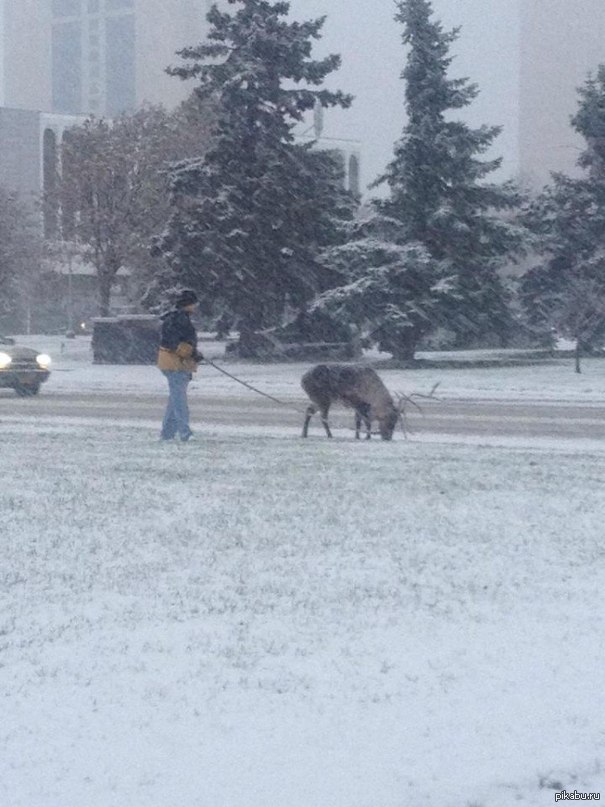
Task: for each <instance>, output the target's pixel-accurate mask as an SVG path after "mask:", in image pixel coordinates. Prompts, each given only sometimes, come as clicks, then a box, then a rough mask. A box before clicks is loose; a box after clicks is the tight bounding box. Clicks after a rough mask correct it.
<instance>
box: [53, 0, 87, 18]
mask: <svg viewBox="0 0 605 807" xmlns="http://www.w3.org/2000/svg"><path fill="white" fill-rule="evenodd" d="M52 11H53V16H55V17H78V16H79V15H80V13H81V11H82V5H81V3H80V0H53V3H52Z"/></svg>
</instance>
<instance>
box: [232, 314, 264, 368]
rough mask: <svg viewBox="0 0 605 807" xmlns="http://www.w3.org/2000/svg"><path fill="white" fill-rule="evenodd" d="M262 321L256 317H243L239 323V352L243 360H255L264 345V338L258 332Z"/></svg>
mask: <svg viewBox="0 0 605 807" xmlns="http://www.w3.org/2000/svg"><path fill="white" fill-rule="evenodd" d="M259 322H260V320H259V319H257V318H256V317H254V316H251V315H249V316H246V317H242V319H241V320H240V323H239V340H238V343H237V352H238V354H239V356H240V357H241V358H242V359H255V358H257V357H258V355H259V351H260V349H261V347H262V345H263V342H264V340H263V338H262V336H259V335H258V333H257V331H258V328H259V327H260V326H259Z"/></svg>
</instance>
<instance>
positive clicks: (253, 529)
mask: <svg viewBox="0 0 605 807" xmlns="http://www.w3.org/2000/svg"><path fill="white" fill-rule="evenodd" d="M36 346H37V347H39V348H41V349H42V348H43V349H52V347H53V346H52V344H50V343H49V344H47V343H44V344H40V339H39V338H38V339H37V340H36ZM83 346H84V342H83V340H76V343H75V344H74V343H71V344H69V347H66V349H65V352H64V354H63V356H61V354H60V352H59V355H58V359H59V360H58V361H57V362H56V363H55V372H54V374H53V376H52V378H51V381H49V384H48V386H47V392H51V391H53V390H54V391H55V392H57V393H59V394H60V393H61V392H62V391H66V390H67V391H69V390H72V389H74V388H79V389H80V390H81V391H82V392H83V394H86V393H87V392H91V391H95V390H96V391H98V390H101V391H102V390H104V389H105V390H119V389H122V388H128V389H130V390H132V389H137V390H141V391H145V390H147V391H153V390H154V389H157V390H158V391H159V390H161V391H162V392H163V391H164V390H163V384H162V379H161V377H160V378H159V379H158V378H157V376H159V374H157V373H154V371H153V368H125V369H121V368H111V367H90V366H89V365H88V362H87V361H86V359H87V358H88V356H87V353H86V354H85V352H84V350H83ZM77 350H81V352H82V355H81V356H80V357H79V358H78V355H76V354H77ZM229 369H230V370H233V371H238V372H239V371H241V372H242V373H243V374H244V375H245V376H246V377H247V379H248V380H250V381H252V383H255V382H256V383H259V384H260V383H261V382H262V384H263V388H264V389H267V391H269V392H279V393H280V394H284V395H288V394H291V395H292V396H295V395H296V396H298V395H299V392H298V388H297V385H298V379H299V377H300V372H299V371H300V368H297V367H295V366H289V367H279V366H273V367H255V366H252V365H242V366H241V367H238V366H237V365H229ZM586 369H587V371H586V374H585V376H581V377H577V376H575V375H574V373H573V372H572V368H571V367H569V366H563V367H558V366H553V367H547V368H528V371H527V372H526V371H525V368H515V369H514V370H510V371H509V370H498V371H495V370H494V371H492V370H482V371H477V370H475V371H470V370H469V371H447V373H444V372H443V371H441V372H440V373H437V374H435V372H434V371H432V370H431V371H417V372H414V373H412V374H408V373H397V374H395V375H394V376H393V378H394V380H395V381H396V382H397V384H393V386H394V387H397V385H398V383H399V382H401V381H403V380H405V379H409V382H410V386H411V388H412V389H423V388H425V386H426V387H429V388H430V385H431V384H432V383H433V378H434V379H435V380H441V381H442V388H443V390H444V391H445V392H446V394H448V395H451V396H456V395H460V394H462V393H463V392H464V391H465V390H467V392H466V394H473V395H476V394H481V391H482V390H483V392H484V394H485V395H486V396H489V397H508V396H509V395H510V396H512V397H516V396H520V397H523V396H526V397H542V398H548V397H550V396H551V395H552V396H553V397H554V396H555V393H556V391H557V388H558V389H559V392H560V396H559V397H563V398H565V397H566V396H569V399H573V400H588V401H590V400H595V401H597V400H598V398H599V395H600V394H601V393H602V392H604V391H605V365H604V366H603V367H602V366H601V365H600V364H598V363H596V362H595V363H589V364H587V368H586ZM541 370H545V373H544V374H543V375H542V377H541V382H542V384H541V383H540V380H539V379H538V377H537V376H538V375H539V373H540V371H541ZM461 372H462V373H466V372H468V375H467V381H466V382H465V380H464V378H463V377H462V376H461ZM210 373H211V368H206V369H204V370H203V371H202V378H203V381H202V380H199V381H198V382H197V384H198V385H200V386H201V385H202V384H210V383H212V384H216V385H224V387H223V386H221V387H220V389H221V390H222V389H223V388H224V390H225V391H226V390H229V391H230V394H234V395H236V394H241V392H240V391H238V390H239V388H238V387H237V385H234V386H233V387H232V386H230V385H231V384H232V382H229V381H228V379H224V381H223V378H222V376H220V375H219V374H218V373H216V371H213V373H214V374H213V375H211V374H210ZM509 373H510V374H509ZM437 376H440V378H437ZM444 377H445V379H446V380H444ZM490 378H491V380H490ZM211 379H212V381H211ZM498 379H500V381H499V385H498V383H497V382H498ZM465 384H467V386H466V387H465ZM51 385H52V386H51ZM78 385H79V386H78ZM563 388H564V391H563V392H562V391H561V390H562V389H563ZM408 389H409V387H408ZM469 390H470V391H469ZM499 391H500V393H501V395H499V394H498V393H499ZM43 394H45V393H43ZM155 437H156V428H155V424H154V425H153V426H151V425H150V426H149V427H148V428H147V427H145V426H144V425H142V426H140V427H138V428H135V427H134V426H128V425H124V424H122V425H121V424H120V423H115V424H109V423H105V424H97V425H96V426H95V427H94V428H92V427H91V426H90V425H89V424H87V423H86V422H85V421H82V422H81V421H78V420H73V421H69V420H58V419H49V420H40V421H39V422H37V423H36V422H34V421H32V419H31V418H26V417H24V418H23V420H19V417H18V415H16V416H15V417H13V418H11V419H10V421H3V422H1V423H0V446H1V449H0V475H1V484H0V542H1V546H2V561H1V562H0V695H1V696H2V701H1V702H2V712H1V718H0V804H1V805H6V807H167V805H170V807H513V805H526V807H540V806H541V805H550V804H554V803H555V792H556V791H557V790H562V789H566V790H567V792H571V791H574V790H577V791H578V792H582V791H592V792H598V791H601V792H604V793H605V767H604V765H605V730H604V725H605V722H604V717H605V709H604V703H603V700H604V696H603V691H602V689H603V688H602V682H603V669H604V668H605V644H604V643H603V641H602V637H603V633H604V628H605V625H604V622H605V609H604V607H603V606H604V603H603V592H604V591H605V571H604V566H603V560H604V556H605V550H604V548H603V526H602V525H603V520H604V515H605V513H604V509H605V508H604V498H603V492H602V491H603V485H604V482H605V454H604V453H603V452H602V451H597V450H595V451H590V450H586V449H583V448H578V447H576V448H574V447H573V446H572V445H571V444H566V448H565V449H563V448H559V449H558V448H556V447H555V446H552V447H550V448H549V449H548V450H541V449H539V448H535V447H523V446H520V447H517V448H510V447H509V448H505V447H500V448H494V447H489V446H478V445H474V446H472V445H465V444H462V443H455V442H453V443H450V444H445V443H443V444H440V443H438V442H432V443H420V442H408V443H405V442H403V441H401V440H399V441H397V442H394V443H391V444H388V443H386V444H385V443H381V442H380V441H373V442H372V443H369V444H368V443H365V442H363V441H362V442H360V443H355V442H354V441H351V440H350V439H349V438H347V439H346V440H340V439H335V440H334V441H331V442H330V441H327V440H325V439H322V438H321V437H319V436H318V437H317V439H310V440H309V441H307V442H301V441H300V440H299V439H298V438H297V437H296V438H294V437H293V436H292V435H286V434H284V435H283V436H279V435H276V436H264V437H263V436H260V435H257V434H254V433H246V432H244V431H242V430H241V429H237V428H234V429H233V430H232V431H230V430H229V429H221V430H216V431H212V430H207V431H205V432H204V435H203V439H200V441H199V442H197V443H191V444H187V445H180V444H168V445H166V444H160V443H158V442H156V440H155Z"/></svg>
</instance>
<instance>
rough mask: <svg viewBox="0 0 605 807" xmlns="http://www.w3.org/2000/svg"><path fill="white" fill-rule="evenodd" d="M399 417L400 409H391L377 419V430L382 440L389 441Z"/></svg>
mask: <svg viewBox="0 0 605 807" xmlns="http://www.w3.org/2000/svg"><path fill="white" fill-rule="evenodd" d="M400 417H401V408H400V407H393V408H392V409H389V411H388V412H387V413H386V414H385V415H384V416H383V417H379V418H378V429H379V431H380V437H381V438H382V439H383V440H391V439H392V438H393V432H394V431H395V426H397V423H398V421H399V418H400Z"/></svg>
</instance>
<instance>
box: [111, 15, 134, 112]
mask: <svg viewBox="0 0 605 807" xmlns="http://www.w3.org/2000/svg"><path fill="white" fill-rule="evenodd" d="M105 74H106V81H107V83H106V91H107V114H108V115H116V114H118V113H119V112H125V111H127V110H131V109H134V106H135V99H136V86H135V75H136V60H135V25H134V14H124V15H120V16H115V17H108V18H107V21H106V32H105Z"/></svg>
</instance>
